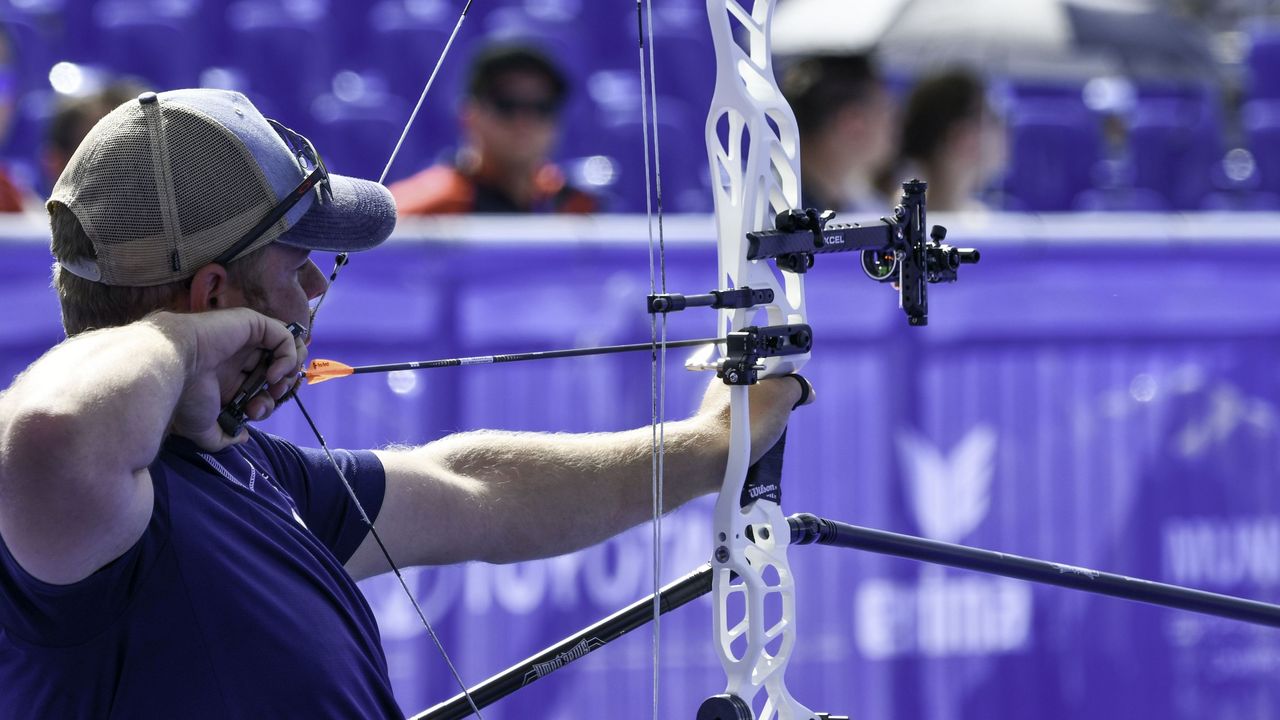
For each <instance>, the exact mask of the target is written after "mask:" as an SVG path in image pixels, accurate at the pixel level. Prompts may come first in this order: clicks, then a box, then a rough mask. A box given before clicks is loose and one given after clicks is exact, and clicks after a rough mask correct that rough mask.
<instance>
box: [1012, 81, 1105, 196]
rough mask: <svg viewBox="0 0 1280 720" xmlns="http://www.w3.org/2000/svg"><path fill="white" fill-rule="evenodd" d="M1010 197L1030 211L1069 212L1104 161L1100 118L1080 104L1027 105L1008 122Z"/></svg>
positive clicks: (1021, 105)
mask: <svg viewBox="0 0 1280 720" xmlns="http://www.w3.org/2000/svg"><path fill="white" fill-rule="evenodd" d="M1008 128H1009V149H1010V165H1009V173H1008V175H1007V176H1006V179H1005V190H1006V192H1007V193H1008V194H1009V195H1011V196H1012V197H1013V198H1015V199H1016V200H1017V201H1018V202H1019V203H1020V205H1021V206H1022V207H1024V208H1025V209H1026V210H1028V211H1032V212H1035V211H1050V212H1054V211H1066V210H1070V209H1071V208H1072V207H1073V204H1074V200H1075V197H1076V196H1077V195H1078V194H1079V193H1081V192H1083V191H1084V190H1086V189H1088V188H1090V187H1092V185H1093V181H1092V174H1093V171H1094V168H1095V166H1096V165H1097V163H1098V161H1099V160H1101V157H1102V156H1101V134H1100V130H1099V127H1098V121H1097V118H1096V117H1095V116H1094V115H1093V114H1091V113H1090V112H1089V111H1088V110H1086V109H1085V108H1084V106H1083V105H1082V104H1080V103H1079V102H1076V101H1066V100H1063V101H1059V100H1023V101H1021V102H1020V103H1019V104H1018V105H1016V106H1015V107H1014V108H1013V110H1012V112H1011V113H1010V114H1009V117H1008Z"/></svg>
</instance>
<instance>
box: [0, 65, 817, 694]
mask: <svg viewBox="0 0 1280 720" xmlns="http://www.w3.org/2000/svg"><path fill="white" fill-rule="evenodd" d="M48 210H49V213H50V218H51V223H52V229H53V242H52V247H53V253H54V256H55V258H56V260H57V262H56V264H55V269H54V286H55V288H56V290H57V292H58V295H59V299H60V301H61V303H62V309H63V321H64V325H65V328H66V331H67V334H68V336H69V337H68V339H67V340H66V341H64V342H62V343H61V344H59V345H58V346H56V347H54V348H53V349H52V350H50V351H49V352H48V353H47V354H45V355H44V356H43V357H42V358H40V359H39V360H37V361H36V362H35V363H33V364H32V365H31V366H30V367H29V368H27V369H26V371H24V372H23V373H22V374H21V375H19V376H18V377H17V378H16V379H15V380H14V381H13V384H12V385H11V386H10V387H9V388H8V389H7V390H5V391H4V392H3V394H0V540H2V541H3V542H0V717H5V718H9V717H15V718H16V717H50V718H105V717H121V718H151V717H155V718H178V717H181V718H261V717H307V718H390V717H400V716H401V713H400V710H399V708H398V706H397V704H396V701H395V698H394V697H393V696H392V693H391V687H390V683H389V681H388V675H387V666H386V659H385V657H384V655H383V652H382V649H381V644H380V639H379V634H378V628H377V625H376V623H375V621H374V618H373V613H372V612H371V610H370V608H369V606H368V604H367V603H366V602H365V600H364V598H363V596H362V595H361V593H360V591H359V589H358V588H357V587H356V584H355V582H356V580H358V579H360V578H363V577H368V576H370V575H374V574H377V573H381V572H385V571H386V570H387V569H388V568H387V567H386V565H385V562H384V561H382V560H381V559H380V555H379V554H378V552H377V550H376V546H375V544H374V542H373V540H372V538H371V537H370V536H368V534H367V531H366V528H365V526H364V525H363V524H362V522H361V521H360V519H359V513H358V511H357V510H356V507H355V503H354V501H353V500H352V499H351V498H350V496H349V494H348V493H347V492H346V491H345V490H344V488H343V486H342V482H341V480H340V478H339V475H338V472H337V471H336V470H335V469H334V466H335V465H336V466H339V467H341V469H342V474H343V475H345V477H346V478H347V480H349V481H350V482H351V484H352V486H353V488H354V493H355V495H356V496H358V498H359V500H360V504H361V505H363V507H364V508H365V510H366V511H367V512H368V513H369V515H370V516H371V517H373V518H374V520H375V522H376V524H377V526H378V528H379V530H380V532H381V535H382V537H383V540H385V541H386V543H387V545H388V547H389V549H390V552H391V554H392V556H393V557H394V558H396V559H397V561H399V562H402V563H404V564H406V565H429V564H443V563H453V562H460V561H464V560H477V559H478V560H486V561H491V562H513V561H518V560H524V559H528V558H534V557H544V556H550V555H555V554H559V553H563V552H567V551H570V550H574V549H577V548H581V547H585V546H588V545H591V544H593V543H596V542H599V541H600V540H602V539H604V538H606V537H609V536H610V535H613V534H615V533H617V532H619V531H621V530H623V529H624V528H626V527H629V526H631V525H634V524H636V523H638V522H641V521H643V520H644V519H645V517H646V516H647V514H648V508H649V502H650V501H649V489H648V488H649V481H648V478H649V472H650V460H649V442H650V440H649V438H650V435H649V430H648V428H644V429H641V430H635V431H629V432H621V433H608V434H595V435H585V436H582V435H554V436H552V435H542V434H529V433H469V434H461V435H455V436H451V437H448V438H445V439H442V440H439V441H436V442H433V443H430V444H427V445H424V446H421V447H417V448H409V449H404V448H398V449H387V450H376V451H337V452H335V453H334V459H335V462H334V463H332V464H331V463H330V462H329V461H328V460H327V459H326V458H325V456H324V455H323V453H322V452H320V451H317V450H313V449H308V448H303V447H299V446H297V445H294V444H293V443H291V442H289V441H287V440H284V439H282V438H279V437H274V436H271V435H267V434H265V433H262V432H260V431H258V430H256V429H248V430H245V431H241V432H239V433H238V434H237V435H236V436H235V437H230V436H228V435H227V434H226V433H225V431H224V430H223V429H222V428H221V427H220V425H219V423H218V421H217V418H218V415H219V411H220V409H221V408H222V406H223V405H224V404H226V403H227V401H228V399H229V398H230V397H231V396H232V395H233V394H234V393H235V391H236V389H237V388H239V387H240V386H241V385H242V384H243V383H244V382H245V379H246V376H247V375H248V374H249V373H250V372H251V371H252V370H253V369H254V368H255V367H257V366H258V365H259V363H260V361H261V359H262V358H264V357H265V358H269V362H268V369H267V374H266V383H267V385H268V388H267V390H266V391H264V392H262V393H259V394H258V395H256V396H255V397H254V398H253V400H252V401H251V402H249V404H248V406H247V412H248V415H249V416H250V417H251V418H253V419H260V418H262V417H265V416H266V415H268V414H270V413H271V412H272V411H273V410H274V409H275V407H276V404H277V403H278V402H282V401H283V398H285V397H286V394H287V393H288V392H289V391H290V389H291V387H292V385H293V383H294V381H295V380H294V378H295V377H296V373H297V371H298V370H299V368H300V367H301V365H302V363H303V361H304V358H305V356H306V348H305V343H304V341H303V338H305V337H306V334H307V330H308V324H309V301H310V300H313V299H315V298H317V297H318V296H319V295H320V294H321V293H322V292H323V291H324V289H325V280H324V278H323V276H322V274H321V273H320V272H319V270H318V268H317V267H316V265H315V264H314V263H313V262H312V261H311V259H310V258H309V253H310V251H312V250H324V251H352V250H364V249H369V248H372V247H374V246H376V245H378V244H379V243H380V242H382V241H383V240H384V239H386V237H387V236H388V235H389V234H390V233H391V230H392V228H393V227H394V225H395V207H394V205H393V203H392V201H391V196H390V194H389V193H388V192H387V191H386V189H385V188H383V187H381V186H380V185H377V184H375V183H371V182H367V181H363V180H357V179H353V178H347V177H341V176H338V175H332V174H329V173H327V171H325V169H324V166H323V163H322V162H321V161H320V158H319V155H318V154H317V153H316V151H315V148H313V147H312V146H311V143H310V142H308V141H307V140H306V138H304V137H302V136H300V135H298V134H297V133H294V132H292V131H291V130H289V129H288V128H286V127H285V126H283V125H280V124H279V123H275V122H273V121H269V120H266V119H265V118H263V117H262V116H261V115H260V114H259V113H258V111H257V109H255V108H254V106H253V105H252V104H251V103H250V102H249V101H248V100H247V99H246V98H245V97H244V96H242V95H240V94H238V93H232V92H227V91H222V90H180V91H173V92H167V93H161V94H159V95H157V94H154V93H144V94H143V95H141V96H140V97H139V98H138V99H137V100H133V101H129V102H126V103H124V104H123V105H121V106H120V107H118V108H117V109H116V110H114V111H113V112H111V113H110V114H109V115H107V116H106V117H105V118H104V119H103V120H102V121H101V122H99V123H98V125H96V126H95V127H94V129H93V130H92V131H91V132H90V134H89V135H88V137H86V139H85V141H84V142H83V144H82V145H81V146H80V148H79V149H78V150H77V151H76V153H75V155H74V156H73V157H72V159H71V162H70V164H69V165H68V167H67V169H66V170H65V171H64V172H63V174H62V176H61V178H60V179H59V180H58V183H57V185H56V186H55V187H54V190H53V195H52V197H51V198H50V200H49V202H48ZM290 322H292V323H297V324H298V325H299V326H301V328H303V332H302V334H301V336H300V337H298V338H295V337H294V336H293V335H291V334H290V332H289V331H288V330H286V328H285V323H290ZM721 390H722V388H719V387H713V389H712V390H711V391H709V392H708V394H707V397H706V398H705V400H704V402H703V407H702V408H701V409H700V411H699V412H698V413H697V414H696V415H694V416H693V417H691V418H689V419H688V420H685V421H681V422H677V423H672V424H670V425H669V426H668V428H667V431H666V437H667V440H666V443H667V447H668V454H667V461H666V462H667V469H668V472H667V476H668V478H669V479H670V480H669V484H668V488H667V493H666V496H667V498H668V499H669V500H670V505H671V506H675V505H677V504H679V503H681V502H684V501H685V500H688V499H690V498H692V497H694V496H696V495H699V494H703V493H706V492H710V491H712V490H713V489H714V488H715V486H716V485H717V484H718V482H719V479H720V474H721V473H722V471H723V466H724V457H725V446H726V437H725V436H726V433H725V424H726V422H727V413H726V400H725V394H724V393H723V392H721ZM800 395H801V393H800V389H799V386H798V384H797V383H790V382H785V381H783V382H764V383H761V384H760V385H759V386H757V387H756V388H754V389H753V396H752V410H753V420H755V421H756V422H754V423H753V426H754V429H755V432H756V437H755V438H754V440H755V444H756V448H757V449H758V452H757V454H760V453H762V452H763V449H764V448H767V447H769V446H770V445H771V444H772V443H773V441H774V440H775V439H776V437H777V436H778V435H779V434H780V432H781V430H782V426H783V423H784V422H785V419H786V416H787V412H788V410H789V409H790V407H791V405H792V404H794V403H795V402H796V401H797V398H798V397H800Z"/></svg>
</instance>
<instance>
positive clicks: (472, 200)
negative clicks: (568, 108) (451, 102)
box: [390, 44, 599, 215]
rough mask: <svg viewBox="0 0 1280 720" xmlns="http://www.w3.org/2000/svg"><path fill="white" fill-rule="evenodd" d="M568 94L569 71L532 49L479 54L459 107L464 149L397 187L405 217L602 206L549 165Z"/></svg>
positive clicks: (500, 48)
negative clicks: (450, 158) (449, 159)
mask: <svg viewBox="0 0 1280 720" xmlns="http://www.w3.org/2000/svg"><path fill="white" fill-rule="evenodd" d="M567 92H568V85H567V81H566V80H565V77H564V74H563V73H562V72H561V71H560V69H559V68H558V67H556V66H555V64H554V63H552V61H551V60H550V59H548V58H547V56H545V55H543V54H542V53H541V52H539V51H538V50H536V49H534V48H532V47H527V46H523V45H510V44H496V45H492V46H489V47H488V48H486V49H484V50H483V51H481V52H480V53H479V54H478V55H477V56H476V58H475V59H474V61H473V62H472V65H471V71H470V80H469V83H468V90H467V97H466V98H465V99H464V101H463V103H462V107H461V113H460V118H459V120H460V124H461V129H462V136H463V143H462V147H461V148H460V149H459V150H458V152H457V155H456V157H455V158H454V160H453V162H450V163H441V164H438V165H433V166H431V167H429V168H426V169H425V170H422V171H420V172H418V173H417V174H415V175H413V176H411V177H408V178H406V179H404V180H401V181H399V182H396V183H392V184H391V186H390V189H391V194H392V195H393V196H394V197H395V199H396V205H397V206H398V207H399V209H400V212H401V214H404V215H437V214H461V213H591V212H595V211H596V210H598V209H599V203H598V202H597V200H596V198H594V197H593V196H591V195H589V194H587V193H585V192H583V191H581V190H579V189H577V188H574V187H572V186H571V185H569V184H568V183H567V181H566V179H565V176H564V174H563V172H561V170H560V169H559V168H558V167H556V166H555V165H554V164H552V163H551V162H550V157H551V152H552V150H553V149H554V147H555V143H556V139H557V133H558V131H559V127H560V111H561V109H562V108H563V106H564V101H565V97H566V94H567Z"/></svg>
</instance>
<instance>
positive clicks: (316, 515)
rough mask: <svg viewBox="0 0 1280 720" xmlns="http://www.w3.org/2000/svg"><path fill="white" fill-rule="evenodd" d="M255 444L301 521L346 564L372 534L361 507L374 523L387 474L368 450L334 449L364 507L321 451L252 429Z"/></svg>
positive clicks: (334, 453) (337, 461) (335, 458)
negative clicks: (369, 531) (357, 502)
mask: <svg viewBox="0 0 1280 720" xmlns="http://www.w3.org/2000/svg"><path fill="white" fill-rule="evenodd" d="M250 437H251V443H250V444H251V445H254V446H256V447H255V448H254V449H256V450H258V451H260V452H261V454H262V457H263V459H264V460H266V464H267V465H268V466H269V467H271V468H274V469H275V471H276V479H277V480H278V481H279V483H280V485H281V486H282V487H283V488H284V490H285V492H287V493H289V495H290V496H291V497H292V498H293V501H294V503H296V504H297V506H298V514H299V515H301V516H302V520H303V522H305V523H306V525H307V528H308V529H310V530H311V532H312V533H313V534H315V536H316V537H317V538H319V539H320V541H321V542H322V543H324V544H325V546H327V547H328V548H329V550H330V551H331V552H332V553H333V554H334V556H335V557H337V558H338V560H339V561H340V562H343V563H345V562H347V560H349V559H350V558H351V556H352V555H354V554H355V551H356V549H357V548H359V547H360V543H361V542H363V541H364V538H365V535H366V534H367V533H368V526H367V525H366V524H365V520H364V519H363V518H362V517H361V513H360V508H361V507H362V508H363V509H364V512H365V513H366V514H367V515H368V518H369V520H370V521H376V520H377V517H378V512H379V510H381V509H382V498H383V496H384V494H385V492H386V484H387V479H386V473H385V472H384V471H383V468H382V463H381V462H380V461H379V460H378V458H377V456H376V455H374V454H373V452H372V451H369V450H333V451H332V452H333V459H334V461H335V462H336V463H337V465H338V467H339V468H341V469H342V476H343V477H345V478H346V481H347V482H349V483H350V484H351V487H352V489H353V490H354V491H355V495H356V497H357V498H358V499H359V501H360V506H359V507H357V506H356V503H355V502H354V501H353V500H352V499H351V494H350V493H349V492H347V489H346V487H345V485H344V483H343V477H339V475H338V473H337V472H336V471H335V470H334V468H333V464H331V463H330V462H329V458H328V457H327V456H326V455H325V453H324V451H323V450H320V449H317V448H303V447H298V446H297V445H294V444H293V443H291V442H289V441H288V440H285V439H283V438H280V437H277V436H275V435H270V434H267V433H263V432H259V431H257V430H253V429H250Z"/></svg>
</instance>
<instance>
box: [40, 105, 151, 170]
mask: <svg viewBox="0 0 1280 720" xmlns="http://www.w3.org/2000/svg"><path fill="white" fill-rule="evenodd" d="M145 90H146V88H145V87H143V86H142V85H141V84H140V83H138V82H137V81H134V80H119V81H116V82H113V83H110V84H108V85H107V86H105V87H103V88H102V89H101V90H98V91H97V92H94V93H91V94H89V95H83V96H69V97H64V98H62V99H61V100H59V102H58V107H57V109H55V110H54V112H53V117H52V118H51V119H50V120H49V125H48V127H47V128H46V129H45V138H44V152H43V153H42V155H41V162H42V165H43V169H44V176H45V179H46V180H48V182H49V185H50V186H52V185H53V184H54V183H55V182H57V180H58V176H60V175H62V169H63V168H65V167H66V166H67V162H68V161H70V160H71V156H72V155H73V154H74V153H75V151H76V148H78V147H80V141H81V140H83V139H84V137H85V136H86V135H88V134H89V131H90V130H92V129H93V126H94V125H96V124H97V123H98V120H100V119H102V117H103V116H104V115H106V114H107V113H109V112H111V111H112V110H115V109H116V107H117V106H119V105H120V104H122V103H124V102H126V101H128V100H132V99H134V98H136V97H138V95H140V94H142V93H143V92H144V91H145Z"/></svg>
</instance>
